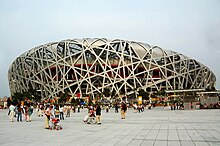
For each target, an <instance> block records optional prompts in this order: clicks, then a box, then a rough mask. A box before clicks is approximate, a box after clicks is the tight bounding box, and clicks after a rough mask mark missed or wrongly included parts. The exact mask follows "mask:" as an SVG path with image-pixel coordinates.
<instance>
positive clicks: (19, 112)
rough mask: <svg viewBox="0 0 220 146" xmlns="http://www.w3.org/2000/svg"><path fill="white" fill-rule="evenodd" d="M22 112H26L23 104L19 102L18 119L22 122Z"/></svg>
mask: <svg viewBox="0 0 220 146" xmlns="http://www.w3.org/2000/svg"><path fill="white" fill-rule="evenodd" d="M22 114H24V109H23V106H22V105H21V104H20V103H19V104H18V115H17V121H18V122H19V121H20V122H22Z"/></svg>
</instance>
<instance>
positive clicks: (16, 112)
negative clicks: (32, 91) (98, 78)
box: [8, 98, 144, 129]
mask: <svg viewBox="0 0 220 146" xmlns="http://www.w3.org/2000/svg"><path fill="white" fill-rule="evenodd" d="M111 107H114V108H115V113H119V110H120V113H121V119H125V118H126V112H127V109H128V104H127V103H126V98H122V100H121V102H120V103H117V104H114V105H113V106H112V105H103V104H101V103H96V104H95V105H88V106H87V108H88V113H87V114H86V115H85V117H84V119H83V117H82V119H83V122H84V123H86V124H99V125H100V124H101V115H102V111H103V110H104V109H105V112H106V113H108V112H110V108H111ZM133 107H134V109H135V110H137V111H138V112H143V110H144V107H143V106H142V105H133ZM82 108H84V106H83V105H77V106H72V105H68V104H66V105H62V104H51V103H37V104H35V105H34V106H33V104H32V103H26V104H21V103H18V104H17V105H13V104H11V105H10V106H9V112H8V115H9V117H10V121H11V122H14V121H15V118H16V119H17V121H18V122H22V121H23V120H25V121H27V122H31V121H32V118H31V117H32V114H33V112H34V109H35V113H36V115H37V116H38V117H44V119H45V120H44V128H45V129H51V122H52V121H53V120H54V119H56V120H57V121H62V120H64V119H65V118H68V117H70V116H71V112H77V113H79V112H80V111H81V109H82Z"/></svg>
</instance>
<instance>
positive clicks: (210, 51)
mask: <svg viewBox="0 0 220 146" xmlns="http://www.w3.org/2000/svg"><path fill="white" fill-rule="evenodd" d="M99 37H101V38H108V39H116V38H120V39H125V40H132V41H138V42H144V43H148V44H150V45H158V46H160V47H161V48H163V49H167V50H173V51H176V52H179V53H182V54H184V55H186V56H188V57H190V58H194V59H196V60H197V61H199V62H201V63H202V64H204V65H206V66H208V67H209V68H210V69H211V70H212V71H213V72H214V73H215V75H216V78H217V82H216V88H217V89H220V82H219V80H220V66H219V64H220V63H219V62H220V0H59V1H58V0H1V1H0V97H3V96H10V92H9V85H8V79H7V74H8V69H9V66H10V64H11V63H12V62H13V61H14V60H15V59H16V57H18V56H20V55H21V54H22V53H24V52H25V51H28V50H30V49H32V48H34V47H36V46H39V45H43V44H46V43H49V42H53V41H60V40H64V39H74V38H79V39H80V38H99Z"/></svg>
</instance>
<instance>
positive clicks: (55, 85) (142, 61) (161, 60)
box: [8, 39, 216, 98]
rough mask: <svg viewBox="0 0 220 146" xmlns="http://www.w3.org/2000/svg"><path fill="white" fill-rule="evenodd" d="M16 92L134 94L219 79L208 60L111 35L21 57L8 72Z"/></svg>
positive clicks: (56, 45)
mask: <svg viewBox="0 0 220 146" xmlns="http://www.w3.org/2000/svg"><path fill="white" fill-rule="evenodd" d="M8 78H9V85H10V90H11V94H12V95H13V94H14V93H16V92H21V93H23V92H25V91H28V89H30V88H33V89H35V90H37V91H40V92H41V95H42V96H44V97H47V98H51V97H57V96H60V94H61V93H64V92H68V93H69V94H71V95H73V96H74V95H75V94H81V95H82V94H90V95H94V94H95V93H102V92H104V91H105V90H106V91H110V92H111V93H112V95H113V94H114V95H121V94H127V95H129V94H132V93H134V92H135V91H137V90H139V89H144V90H148V89H151V90H153V91H160V90H174V89H201V88H202V89H205V88H213V87H214V86H215V82H216V77H215V75H214V74H213V72H212V71H211V70H210V69H209V68H208V67H206V66H204V65H203V64H201V63H199V62H198V61H196V60H194V59H190V58H188V57H186V56H184V55H182V54H180V53H177V52H174V51H169V50H164V49H161V48H160V47H158V46H150V45H148V44H144V43H140V42H134V41H126V40H120V39H115V40H107V39H72V40H63V41H60V42H53V43H48V44H45V45H41V46H38V47H36V48H33V49H31V50H29V51H27V52H25V53H24V54H22V55H21V56H19V57H17V58H16V59H15V61H14V62H13V63H12V65H11V66H10V68H9V71H8Z"/></svg>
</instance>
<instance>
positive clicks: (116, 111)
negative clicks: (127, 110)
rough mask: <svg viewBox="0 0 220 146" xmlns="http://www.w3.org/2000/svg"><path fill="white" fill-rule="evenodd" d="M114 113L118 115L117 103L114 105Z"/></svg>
mask: <svg viewBox="0 0 220 146" xmlns="http://www.w3.org/2000/svg"><path fill="white" fill-rule="evenodd" d="M115 113H118V103H117V102H116V103H115Z"/></svg>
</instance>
